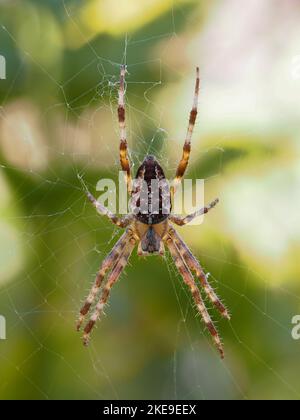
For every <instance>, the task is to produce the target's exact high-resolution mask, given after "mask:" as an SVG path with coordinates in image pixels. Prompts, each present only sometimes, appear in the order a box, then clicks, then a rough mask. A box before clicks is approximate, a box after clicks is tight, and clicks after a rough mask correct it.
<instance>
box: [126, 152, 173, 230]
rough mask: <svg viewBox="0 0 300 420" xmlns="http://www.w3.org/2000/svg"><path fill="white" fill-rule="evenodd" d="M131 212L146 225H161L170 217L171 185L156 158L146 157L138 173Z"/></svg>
mask: <svg viewBox="0 0 300 420" xmlns="http://www.w3.org/2000/svg"><path fill="white" fill-rule="evenodd" d="M131 211H132V212H133V213H134V214H135V216H136V218H137V220H138V221H139V222H141V223H144V224H146V225H155V224H158V223H161V222H163V221H164V220H165V219H167V218H168V217H169V215H170V212H171V200H170V187H169V183H168V181H167V180H166V177H165V174H164V171H163V169H162V167H161V166H160V165H159V163H158V162H157V160H156V159H155V157H154V156H151V155H149V156H146V158H145V159H144V161H143V163H142V165H141V166H140V167H139V169H138V171H137V174H136V179H135V180H134V185H133V194H132V199H131Z"/></svg>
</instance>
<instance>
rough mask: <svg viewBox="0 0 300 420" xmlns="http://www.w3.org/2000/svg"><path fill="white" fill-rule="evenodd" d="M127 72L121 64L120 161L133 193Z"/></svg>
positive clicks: (119, 103) (119, 109) (119, 107)
mask: <svg viewBox="0 0 300 420" xmlns="http://www.w3.org/2000/svg"><path fill="white" fill-rule="evenodd" d="M125 73H126V66H124V65H123V66H121V72H120V88H119V100H118V119H119V128H120V163H121V168H122V170H123V171H124V172H126V183H127V189H128V192H129V193H131V188H132V186H131V183H132V177H131V169H130V162H129V158H128V145H127V139H126V124H125Z"/></svg>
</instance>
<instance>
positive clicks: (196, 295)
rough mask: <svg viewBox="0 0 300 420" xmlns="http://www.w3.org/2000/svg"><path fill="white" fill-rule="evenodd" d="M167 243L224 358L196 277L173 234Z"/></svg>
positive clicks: (219, 340) (167, 239) (221, 346)
mask: <svg viewBox="0 0 300 420" xmlns="http://www.w3.org/2000/svg"><path fill="white" fill-rule="evenodd" d="M165 241H166V244H167V246H168V248H169V250H170V253H171V255H172V258H173V260H174V263H175V265H176V267H177V269H178V271H179V273H180V274H181V276H182V278H183V281H184V282H185V284H186V285H187V286H188V287H189V288H190V291H191V293H192V296H193V299H194V301H195V304H196V306H197V309H198V311H199V313H200V315H201V317H202V319H203V321H204V323H205V325H206V327H207V329H208V330H209V332H210V334H211V336H212V338H213V340H214V343H215V345H216V347H217V349H218V350H219V353H220V355H221V357H222V359H223V358H224V349H223V345H222V342H221V339H220V337H219V334H218V331H217V329H216V327H215V326H214V323H213V321H212V320H211V317H210V315H209V313H208V311H207V309H206V306H205V304H204V302H203V299H202V296H201V293H200V290H199V289H198V287H197V285H196V283H195V281H194V278H193V276H192V274H191V272H190V270H189V269H188V267H187V266H186V264H185V261H184V260H183V258H182V256H181V255H180V252H179V251H178V249H177V247H176V245H175V243H174V240H173V239H172V238H171V236H167V238H166V239H165Z"/></svg>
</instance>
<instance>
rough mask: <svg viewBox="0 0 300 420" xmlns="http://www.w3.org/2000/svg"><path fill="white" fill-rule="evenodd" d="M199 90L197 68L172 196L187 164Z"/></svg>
mask: <svg viewBox="0 0 300 420" xmlns="http://www.w3.org/2000/svg"><path fill="white" fill-rule="evenodd" d="M199 89H200V72H199V67H197V69H196V85H195V94H194V102H193V107H192V110H191V112H190V119H189V125H188V130H187V135H186V138H185V142H184V146H183V151H182V157H181V160H180V162H179V165H178V168H177V171H176V176H175V179H174V181H173V185H172V187H171V193H172V195H174V193H175V191H176V188H177V186H178V184H180V182H181V179H182V177H183V176H184V173H185V170H186V168H187V165H188V163H189V158H190V152H191V139H192V134H193V130H194V126H195V122H196V118H197V108H198V97H199Z"/></svg>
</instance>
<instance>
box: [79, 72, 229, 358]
mask: <svg viewBox="0 0 300 420" xmlns="http://www.w3.org/2000/svg"><path fill="white" fill-rule="evenodd" d="M125 74H126V67H125V66H124V65H123V66H121V71H120V85H119V95H118V121H119V129H120V164H121V168H122V170H123V172H124V173H125V178H126V184H127V188H128V192H129V194H130V195H131V199H132V197H133V196H134V195H135V194H136V193H137V192H138V188H136V189H135V190H134V188H133V182H132V174H131V164H130V160H129V154H128V145H127V140H126V125H125ZM199 88H200V76H199V68H198V67H197V69H196V85H195V93H194V101H193V106H192V110H191V112H190V118H189V124H188V130H187V135H186V139H185V142H184V146H183V153H182V158H181V160H180V162H179V165H178V168H177V171H176V175H175V178H174V181H173V183H172V186H171V188H170V189H169V193H168V194H169V196H170V202H171V199H172V198H173V196H174V194H175V191H176V187H178V185H179V184H180V182H181V180H182V178H183V176H184V173H185V171H186V168H187V165H188V162H189V156H190V150H191V138H192V133H193V128H194V125H195V122H196V117H197V106H198V96H199ZM154 179H159V180H165V175H164V171H163V169H162V167H161V166H160V164H159V163H158V161H157V159H156V158H155V157H154V156H150V155H148V156H146V157H145V159H144V161H143V162H142V164H141V166H140V167H139V169H138V171H137V175H136V180H143V181H144V182H146V186H147V188H148V198H149V200H151V199H150V197H151V186H150V184H151V181H152V180H154ZM83 185H84V188H85V191H86V194H87V198H88V200H89V201H90V202H91V203H92V205H93V206H94V207H95V209H96V210H97V212H98V213H99V214H100V215H104V216H107V217H108V218H109V220H110V221H111V222H112V223H113V224H115V225H116V226H118V227H119V228H125V232H124V233H123V235H122V236H121V237H120V239H119V240H118V241H117V243H116V244H115V246H114V247H113V248H112V250H111V252H110V253H109V254H108V255H107V257H106V258H105V259H104V261H103V262H102V265H101V267H100V269H99V271H98V273H97V276H96V280H95V283H94V285H93V286H92V288H91V290H90V293H89V295H88V297H87V299H86V301H85V303H84V305H83V306H82V308H81V310H80V315H79V319H78V321H77V330H78V331H79V330H80V329H81V326H82V324H83V323H84V320H85V318H86V316H87V315H88V313H89V312H90V311H91V307H92V305H93V304H94V303H95V301H96V298H97V295H98V294H99V295H100V296H99V298H98V299H99V300H98V302H97V303H96V305H95V308H94V311H93V312H92V314H91V316H90V319H89V320H88V321H87V322H86V325H85V327H84V334H83V342H84V344H85V345H88V343H89V340H90V334H91V331H92V329H93V327H94V325H95V323H96V321H97V320H98V318H99V317H100V316H101V314H102V313H103V309H104V307H105V305H106V303H107V301H108V298H109V295H110V292H111V288H112V287H113V285H114V284H115V283H116V281H117V280H118V279H119V277H120V275H121V273H122V271H123V270H124V268H125V266H126V265H127V263H128V260H129V258H130V255H131V254H132V252H133V250H134V248H135V247H136V246H138V255H141V256H147V255H155V254H158V255H163V254H164V252H165V246H166V247H167V248H168V249H169V252H170V254H171V256H172V259H173V261H174V263H175V266H176V268H177V270H178V271H179V273H180V275H181V277H182V279H183V281H184V283H185V284H186V285H187V287H188V288H189V290H190V292H191V294H192V297H193V300H194V302H195V304H196V308H197V310H198V312H199V313H200V315H201V317H202V319H203V321H204V323H205V325H206V327H207V329H208V330H209V333H210V335H211V337H212V339H213V341H214V343H215V345H216V347H217V349H218V351H219V353H220V355H221V357H222V358H224V349H223V345H222V342H221V339H220V337H219V334H218V332H217V330H216V327H215V326H214V323H213V321H212V320H211V317H210V315H209V313H208V311H207V309H206V306H205V303H204V301H203V298H202V295H201V291H200V289H199V287H198V286H197V283H196V281H195V277H196V278H197V279H198V280H199V281H200V285H201V288H202V289H203V291H204V293H205V294H206V296H207V297H208V299H209V300H210V301H211V302H212V303H213V305H214V306H215V307H216V308H217V310H218V311H219V312H220V314H221V315H222V316H223V317H224V318H227V319H228V320H229V319H230V315H229V313H228V311H227V309H226V307H225V306H224V305H223V303H222V302H221V301H220V299H219V298H218V297H217V295H216V293H215V292H214V290H213V288H212V287H211V286H210V284H209V282H208V277H207V275H206V274H205V273H204V271H203V269H202V267H201V265H200V263H199V262H198V261H197V259H196V258H195V257H194V255H193V254H192V252H191V251H190V249H189V248H188V246H187V245H186V244H185V242H184V241H183V240H182V239H181V237H180V236H179V234H178V233H177V232H176V230H175V229H174V227H173V226H174V224H175V225H179V226H183V225H186V224H187V223H189V222H191V221H192V220H193V219H194V218H195V217H198V216H200V215H203V214H206V213H207V212H208V211H209V210H211V209H213V208H214V207H215V206H216V205H217V203H218V202H219V200H218V199H216V200H214V201H213V202H212V203H210V204H209V205H208V206H207V207H204V208H202V209H199V210H197V211H196V212H194V213H193V214H190V215H188V216H176V215H174V214H171V205H170V208H169V211H168V212H163V211H162V193H161V192H160V195H159V211H158V212H156V213H155V214H153V213H152V212H151V211H150V210H148V212H146V214H145V213H144V212H143V213H142V212H130V213H129V214H128V215H126V216H124V217H118V216H117V215H116V214H113V213H111V212H110V211H109V210H108V209H107V208H105V207H104V206H103V205H102V204H100V203H99V202H97V200H96V199H95V198H94V197H93V195H92V194H91V193H90V192H89V191H88V189H87V187H86V186H85V184H83ZM148 209H150V208H148ZM170 222H171V223H170ZM192 273H193V274H192ZM106 277H107V279H106V283H105V284H104V285H103V282H104V279H105V278H106Z"/></svg>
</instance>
